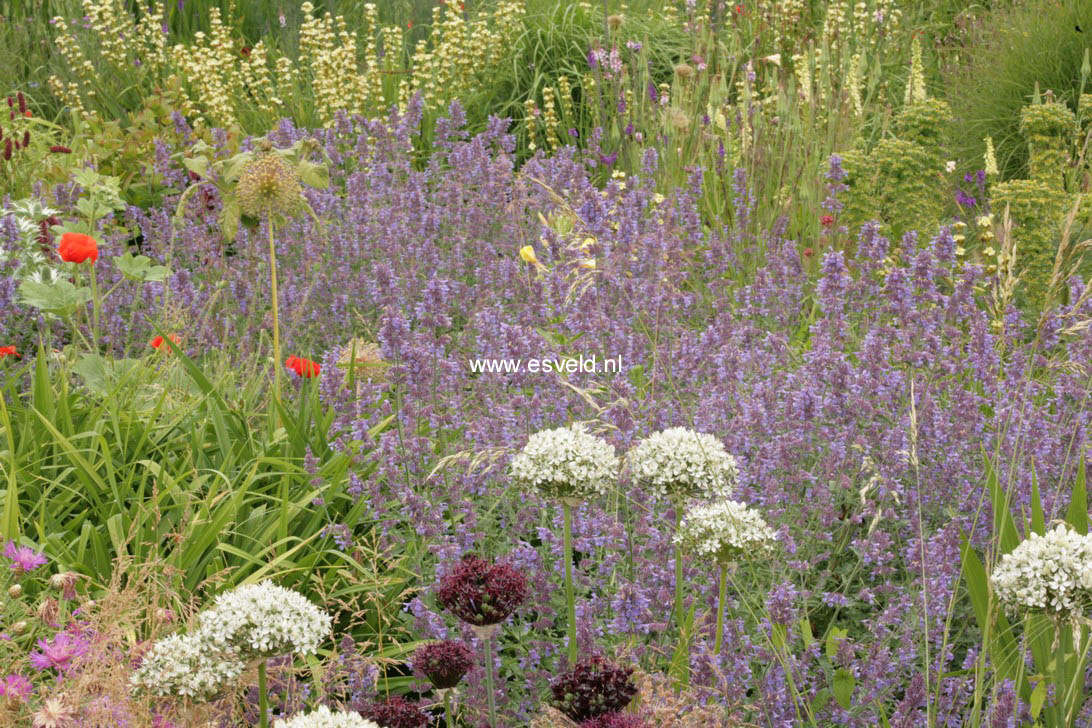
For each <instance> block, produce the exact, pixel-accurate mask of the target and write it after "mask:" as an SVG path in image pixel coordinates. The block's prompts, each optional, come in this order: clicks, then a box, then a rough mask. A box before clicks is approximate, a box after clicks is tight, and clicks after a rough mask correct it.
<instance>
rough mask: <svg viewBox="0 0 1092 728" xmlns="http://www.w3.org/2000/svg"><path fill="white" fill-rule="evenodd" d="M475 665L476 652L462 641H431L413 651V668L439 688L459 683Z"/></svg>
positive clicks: (447, 687)
mask: <svg viewBox="0 0 1092 728" xmlns="http://www.w3.org/2000/svg"><path fill="white" fill-rule="evenodd" d="M473 666H474V653H473V652H471V651H470V648H469V647H467V646H466V645H465V644H464V643H462V642H456V641H454V640H444V641H443V642H431V643H429V644H427V645H424V646H423V647H420V648H418V650H417V651H416V652H415V653H413V668H414V670H416V671H417V672H418V673H420V674H422V675H424V676H425V677H427V678H428V679H429V682H431V683H432V685H433V687H435V688H436V689H437V690H447V689H449V688H453V687H455V686H456V685H458V684H459V681H460V680H462V679H463V675H466V673H468V672H469V671H470V668H471V667H473Z"/></svg>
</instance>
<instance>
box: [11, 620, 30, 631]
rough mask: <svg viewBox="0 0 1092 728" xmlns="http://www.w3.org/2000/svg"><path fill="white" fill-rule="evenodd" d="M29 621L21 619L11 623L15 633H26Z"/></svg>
mask: <svg viewBox="0 0 1092 728" xmlns="http://www.w3.org/2000/svg"><path fill="white" fill-rule="evenodd" d="M27 626H28V625H27V623H26V620H25V619H20V620H19V621H18V622H16V623H15V624H13V625H11V631H12V632H14V633H15V634H25V633H26V631H27Z"/></svg>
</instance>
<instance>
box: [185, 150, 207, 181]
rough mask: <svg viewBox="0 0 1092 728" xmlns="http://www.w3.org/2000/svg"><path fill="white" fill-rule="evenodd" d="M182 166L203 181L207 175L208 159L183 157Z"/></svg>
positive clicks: (201, 156)
mask: <svg viewBox="0 0 1092 728" xmlns="http://www.w3.org/2000/svg"><path fill="white" fill-rule="evenodd" d="M182 166H183V167H185V168H186V169H188V170H189V171H191V172H193V173H194V174H196V175H198V176H200V177H201V179H204V178H205V177H206V176H207V175H208V173H209V158H208V157H206V156H203V155H198V156H195V157H183V158H182Z"/></svg>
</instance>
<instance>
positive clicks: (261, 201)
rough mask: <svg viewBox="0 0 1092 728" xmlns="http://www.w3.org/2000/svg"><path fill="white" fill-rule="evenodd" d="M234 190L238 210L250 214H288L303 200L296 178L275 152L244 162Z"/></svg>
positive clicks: (294, 210) (297, 207) (295, 210)
mask: <svg viewBox="0 0 1092 728" xmlns="http://www.w3.org/2000/svg"><path fill="white" fill-rule="evenodd" d="M236 191H237V194H238V198H239V210H240V211H241V212H242V213H243V214H244V215H249V216H251V217H259V216H261V214H262V213H264V212H270V213H279V214H282V215H291V214H293V213H295V212H297V211H298V210H299V209H300V208H301V207H302V206H303V202H304V199H303V189H302V188H301V187H300V181H299V178H298V177H297V176H296V173H295V172H293V171H292V168H291V167H289V166H288V163H287V162H286V161H285V160H284V158H283V157H281V155H279V154H277V153H276V152H266V153H264V154H262V155H260V156H258V157H257V158H256V159H254V161H252V162H250V163H249V164H247V165H246V167H245V168H244V169H243V172H242V174H241V175H239V184H238V187H237V188H236Z"/></svg>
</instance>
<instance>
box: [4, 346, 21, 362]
mask: <svg viewBox="0 0 1092 728" xmlns="http://www.w3.org/2000/svg"><path fill="white" fill-rule="evenodd" d="M6 356H13V357H15V358H16V359H18V358H19V352H17V351H16V350H15V347H14V346H0V359H3V358H4V357H6Z"/></svg>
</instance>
